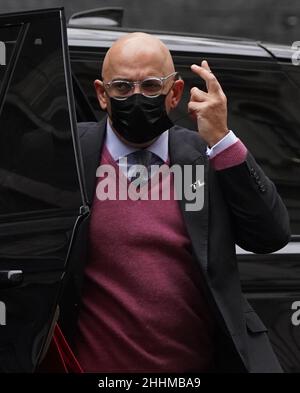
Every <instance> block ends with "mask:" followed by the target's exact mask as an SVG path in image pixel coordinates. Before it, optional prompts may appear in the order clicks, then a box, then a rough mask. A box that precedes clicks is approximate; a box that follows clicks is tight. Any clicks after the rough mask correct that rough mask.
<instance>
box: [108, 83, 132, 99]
mask: <svg viewBox="0 0 300 393" xmlns="http://www.w3.org/2000/svg"><path fill="white" fill-rule="evenodd" d="M131 90H132V85H131V83H130V82H127V81H113V82H112V83H111V85H110V95H111V96H112V97H120V98H122V97H127V96H128V95H129V94H130V92H131Z"/></svg>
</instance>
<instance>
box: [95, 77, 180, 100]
mask: <svg viewBox="0 0 300 393" xmlns="http://www.w3.org/2000/svg"><path fill="white" fill-rule="evenodd" d="M172 76H174V77H178V72H177V71H175V72H172V73H171V74H169V75H167V76H161V77H158V76H149V77H147V78H145V79H143V80H139V81H129V80H126V79H114V80H111V81H109V82H103V85H104V87H105V88H107V89H108V90H109V89H110V88H111V86H112V84H113V83H114V82H126V83H128V84H129V85H130V86H131V90H130V92H129V95H128V96H126V97H113V98H114V99H115V100H119V101H124V100H126V99H127V98H129V97H131V96H132V95H133V94H134V93H133V92H134V88H135V86H136V85H139V86H140V85H141V84H142V83H143V82H145V81H147V80H152V79H156V80H159V81H160V82H161V83H162V87H161V90H160V92H159V94H155V95H153V96H149V95H147V94H144V93H143V92H142V91H141V94H143V96H145V97H149V98H155V97H158V96H159V95H160V94H161V92H162V90H163V88H164V87H165V82H166V81H167V79H169V78H171V77H172ZM174 82H175V81H174ZM172 87H173V86H172ZM172 87H171V88H170V90H171V89H172ZM170 90H169V91H170ZM107 94H108V92H107ZM108 95H109V94H108ZM109 96H110V95H109ZM110 97H111V96H110Z"/></svg>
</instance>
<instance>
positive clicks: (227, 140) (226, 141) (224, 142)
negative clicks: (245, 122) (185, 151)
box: [206, 130, 238, 159]
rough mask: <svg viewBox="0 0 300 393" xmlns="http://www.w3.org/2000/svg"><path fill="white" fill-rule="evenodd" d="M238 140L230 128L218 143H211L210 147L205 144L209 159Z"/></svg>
mask: <svg viewBox="0 0 300 393" xmlns="http://www.w3.org/2000/svg"><path fill="white" fill-rule="evenodd" d="M237 141H238V138H237V137H236V136H235V134H234V133H233V132H232V131H231V130H230V131H229V132H228V134H226V135H225V136H224V137H223V138H222V139H221V140H220V141H219V142H218V143H216V144H215V145H213V146H212V147H211V148H209V147H208V146H207V148H206V154H207V156H208V158H209V159H212V158H214V157H215V156H216V155H217V154H219V153H221V152H222V151H223V150H225V149H227V148H228V147H229V146H231V145H234V144H235V143H236V142H237Z"/></svg>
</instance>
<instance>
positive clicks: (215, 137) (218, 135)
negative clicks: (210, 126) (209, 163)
mask: <svg viewBox="0 0 300 393" xmlns="http://www.w3.org/2000/svg"><path fill="white" fill-rule="evenodd" d="M227 134H229V130H228V128H227V129H226V130H224V131H222V132H218V133H214V135H213V136H212V137H210V138H209V140H207V145H208V147H209V148H210V149H211V148H212V147H213V146H214V145H216V144H217V143H219V142H220V141H221V140H222V139H223V138H224V137H225V136H226V135H227Z"/></svg>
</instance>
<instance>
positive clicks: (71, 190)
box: [0, 21, 80, 215]
mask: <svg viewBox="0 0 300 393" xmlns="http://www.w3.org/2000/svg"><path fill="white" fill-rule="evenodd" d="M53 23H54V25H53V26H51V29H50V26H48V28H47V26H46V25H45V22H44V21H40V22H36V23H35V24H31V25H30V27H29V28H28V29H27V31H26V39H25V41H24V42H23V43H22V44H21V41H22V40H23V38H24V37H23V35H24V31H23V32H22V34H20V35H21V36H20V35H18V32H19V31H20V27H12V28H5V30H4V29H2V30H1V33H3V36H1V40H2V41H4V42H5V44H6V47H7V48H8V51H7V52H8V53H7V55H8V59H7V60H8V61H7V65H6V66H1V68H0V69H1V74H0V78H1V82H2V83H1V85H2V88H3V89H4V88H5V83H6V82H7V73H10V70H9V69H10V62H9V60H10V58H11V57H12V56H15V57H16V58H18V60H17V63H16V67H15V69H14V71H13V72H12V76H11V78H10V84H9V87H8V89H7V91H6V95H5V100H4V105H3V107H2V111H1V114H0V215H7V214H11V213H21V212H28V211H33V210H44V209H58V208H63V209H72V208H74V207H77V206H78V205H79V202H80V193H79V185H78V178H77V172H76V164H75V158H74V151H73V144H72V135H71V130H70V122H69V115H68V111H69V108H68V102H67V98H66V85H65V76H64V67H63V59H62V54H61V48H59V47H58V46H57V42H58V40H59V39H60V29H59V26H55V24H56V23H57V22H55V21H54V22H53ZM19 49H20V50H19ZM16 52H18V53H16ZM3 89H2V90H3Z"/></svg>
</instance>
